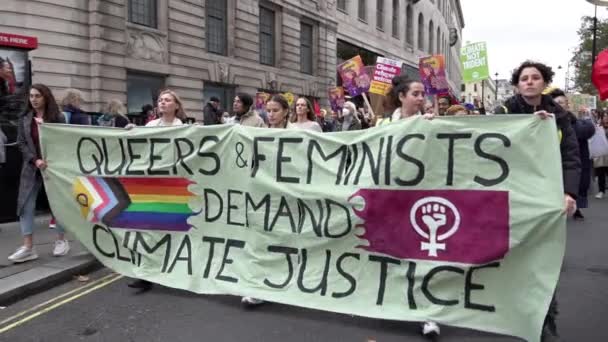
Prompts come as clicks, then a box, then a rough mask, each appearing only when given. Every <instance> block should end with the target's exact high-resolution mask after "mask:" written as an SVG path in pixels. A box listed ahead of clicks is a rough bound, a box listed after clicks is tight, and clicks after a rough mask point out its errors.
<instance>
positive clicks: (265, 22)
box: [260, 7, 275, 65]
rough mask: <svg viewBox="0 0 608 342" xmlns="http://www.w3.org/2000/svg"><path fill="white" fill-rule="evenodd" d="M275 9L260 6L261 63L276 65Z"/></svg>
mask: <svg viewBox="0 0 608 342" xmlns="http://www.w3.org/2000/svg"><path fill="white" fill-rule="evenodd" d="M274 41H275V33H274V11H273V10H270V9H268V8H265V7H260V63H261V64H265V65H274V56H275V49H274Z"/></svg>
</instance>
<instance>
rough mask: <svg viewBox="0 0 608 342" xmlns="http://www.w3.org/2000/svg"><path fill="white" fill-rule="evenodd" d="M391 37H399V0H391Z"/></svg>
mask: <svg viewBox="0 0 608 342" xmlns="http://www.w3.org/2000/svg"><path fill="white" fill-rule="evenodd" d="M393 37H395V38H397V39H399V0H393Z"/></svg>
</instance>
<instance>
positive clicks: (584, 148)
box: [549, 89, 595, 220]
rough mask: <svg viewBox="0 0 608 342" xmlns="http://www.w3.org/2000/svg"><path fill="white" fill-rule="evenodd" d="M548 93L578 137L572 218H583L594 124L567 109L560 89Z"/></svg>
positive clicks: (566, 101) (589, 173)
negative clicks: (578, 163)
mask: <svg viewBox="0 0 608 342" xmlns="http://www.w3.org/2000/svg"><path fill="white" fill-rule="evenodd" d="M549 95H551V97H552V98H553V100H554V101H555V102H556V103H557V104H558V105H560V106H561V107H562V108H563V109H564V110H566V111H568V116H569V117H570V122H571V124H572V127H574V132H575V133H576V138H577V139H578V147H579V155H580V158H581V180H580V183H579V188H578V194H577V197H576V207H577V208H576V212H575V213H574V219H576V220H584V219H585V217H584V216H583V213H582V212H581V209H583V208H587V206H588V201H587V191H588V190H589V185H590V184H591V169H592V162H591V157H590V155H589V143H588V140H589V139H590V138H591V137H592V136H593V134H595V126H594V125H593V121H591V119H585V118H583V117H580V116H579V117H578V118H577V117H576V116H575V115H574V114H572V112H570V111H569V109H570V108H569V105H568V98H567V97H566V94H565V93H564V91H563V90H561V89H553V90H552V91H551V92H550V93H549Z"/></svg>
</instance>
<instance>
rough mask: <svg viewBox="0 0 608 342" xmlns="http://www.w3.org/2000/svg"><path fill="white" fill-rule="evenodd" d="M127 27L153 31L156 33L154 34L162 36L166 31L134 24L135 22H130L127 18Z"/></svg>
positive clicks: (164, 35) (165, 34)
mask: <svg viewBox="0 0 608 342" xmlns="http://www.w3.org/2000/svg"><path fill="white" fill-rule="evenodd" d="M127 28H131V29H137V30H140V31H148V32H153V33H156V34H158V35H160V36H163V37H166V36H167V32H164V31H161V30H159V29H157V28H154V27H150V26H145V25H139V24H135V23H132V22H130V21H128V20H127Z"/></svg>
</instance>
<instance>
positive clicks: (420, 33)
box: [418, 13, 424, 51]
mask: <svg viewBox="0 0 608 342" xmlns="http://www.w3.org/2000/svg"><path fill="white" fill-rule="evenodd" d="M418 50H420V51H424V16H423V15H422V13H420V14H418Z"/></svg>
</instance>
